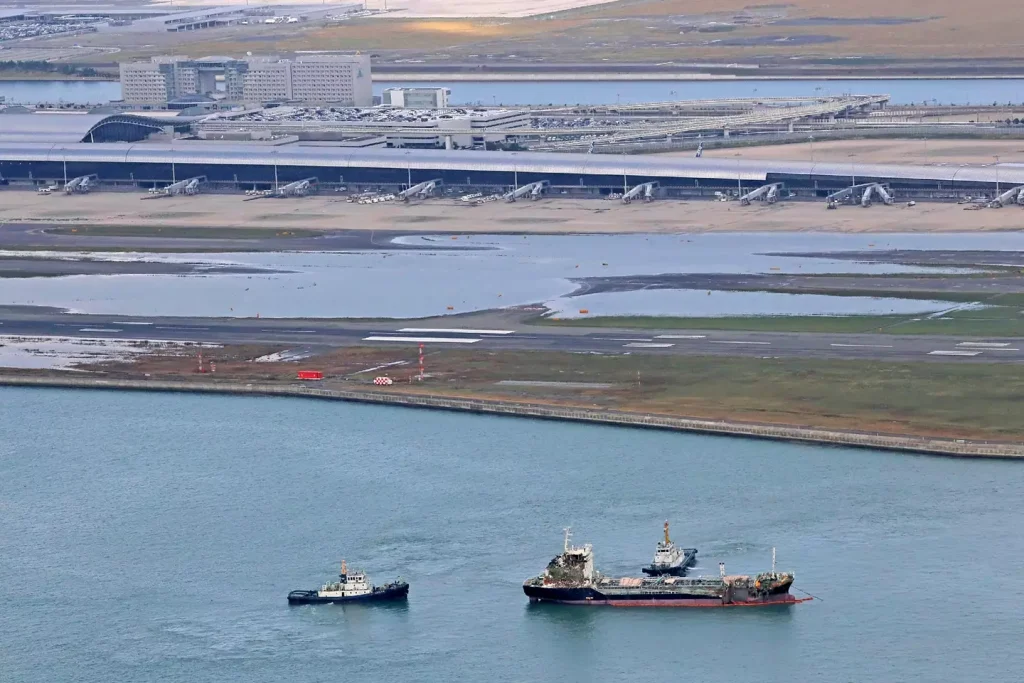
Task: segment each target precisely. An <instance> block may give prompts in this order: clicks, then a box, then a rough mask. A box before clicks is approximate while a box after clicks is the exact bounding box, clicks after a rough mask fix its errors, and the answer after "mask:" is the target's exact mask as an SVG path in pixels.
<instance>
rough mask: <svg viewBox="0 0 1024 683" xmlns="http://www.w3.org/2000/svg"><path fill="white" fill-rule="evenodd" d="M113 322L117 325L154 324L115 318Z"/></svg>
mask: <svg viewBox="0 0 1024 683" xmlns="http://www.w3.org/2000/svg"><path fill="white" fill-rule="evenodd" d="M113 323H114V324H115V325H152V324H153V323H136V322H131V321H129V320H114V321H113ZM157 329H159V328H157Z"/></svg>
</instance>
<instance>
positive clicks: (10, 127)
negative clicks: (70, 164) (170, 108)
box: [0, 112, 172, 143]
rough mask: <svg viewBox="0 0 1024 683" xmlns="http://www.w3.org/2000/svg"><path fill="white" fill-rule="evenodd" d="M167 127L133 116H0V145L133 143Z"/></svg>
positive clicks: (73, 114) (58, 114)
mask: <svg viewBox="0 0 1024 683" xmlns="http://www.w3.org/2000/svg"><path fill="white" fill-rule="evenodd" d="M170 123H172V122H166V123H164V122H161V121H158V120H156V119H150V118H147V117H145V116H138V115H136V114H81V113H67V112H46V113H33V114H0V143H3V142H39V143H45V142H50V143H52V142H59V143H75V142H137V141H139V140H144V139H145V138H146V136H148V135H149V134H150V133H154V132H157V131H161V130H163V128H164V126H167V125H170Z"/></svg>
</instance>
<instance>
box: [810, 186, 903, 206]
mask: <svg viewBox="0 0 1024 683" xmlns="http://www.w3.org/2000/svg"><path fill="white" fill-rule="evenodd" d="M875 195H877V196H878V198H879V199H881V200H882V203H883V204H887V205H891V204H892V203H893V202H894V201H895V199H894V198H893V195H892V191H891V190H890V189H889V187H888V186H887V185H885V184H884V183H858V184H857V185H851V186H850V187H846V188H843V189H842V190H839V191H838V192H833V193H832V194H830V195H829V196H828V197H826V198H825V205H826V206H827V207H828V208H830V209H834V208H836V207H837V206H838V205H839V202H841V201H842V202H853V201H859V202H860V205H861V206H863V207H865V208H866V207H869V206H871V198H872V197H873V196H875ZM856 197H860V199H859V200H856V199H855V198H856Z"/></svg>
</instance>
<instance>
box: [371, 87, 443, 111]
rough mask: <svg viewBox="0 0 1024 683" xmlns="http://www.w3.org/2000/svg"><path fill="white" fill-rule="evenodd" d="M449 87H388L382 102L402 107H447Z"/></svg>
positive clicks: (382, 96)
mask: <svg viewBox="0 0 1024 683" xmlns="http://www.w3.org/2000/svg"><path fill="white" fill-rule="evenodd" d="M451 94H452V91H451V90H450V89H449V88H387V89H385V90H384V92H383V94H382V95H381V104H384V105H388V106H391V107H396V108H401V109H447V108H448V98H449V97H450V96H451Z"/></svg>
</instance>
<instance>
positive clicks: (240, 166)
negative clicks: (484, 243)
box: [0, 132, 1024, 199]
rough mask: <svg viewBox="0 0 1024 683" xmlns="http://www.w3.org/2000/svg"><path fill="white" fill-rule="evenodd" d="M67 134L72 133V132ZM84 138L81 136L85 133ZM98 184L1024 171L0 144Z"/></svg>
mask: <svg viewBox="0 0 1024 683" xmlns="http://www.w3.org/2000/svg"><path fill="white" fill-rule="evenodd" d="M76 134H77V133H76ZM83 134H84V132H83ZM65 174H68V175H74V176H78V175H89V174H96V175H97V177H98V182H99V183H100V184H101V185H102V184H110V185H135V186H152V185H163V184H166V183H168V182H171V181H172V179H173V178H181V177H187V176H200V175H202V176H206V177H207V179H208V181H209V183H210V185H211V188H212V189H216V188H219V189H222V190H240V189H250V188H253V187H257V188H263V189H270V188H272V187H273V186H274V183H287V182H294V181H300V180H303V179H308V178H317V181H318V183H319V184H320V185H321V186H326V187H331V186H339V185H342V184H344V185H346V186H347V187H349V188H350V189H359V188H371V187H372V188H380V187H393V188H399V187H402V186H405V185H407V184H409V183H410V182H411V183H418V182H424V181H428V180H434V179H440V180H441V181H442V182H443V184H444V185H445V186H447V187H451V188H465V189H471V190H474V191H495V192H497V191H503V190H507V189H509V188H512V187H522V186H524V185H526V184H529V183H534V182H541V181H547V183H548V184H549V187H550V191H551V192H555V193H558V194H563V193H564V194H571V195H576V196H600V195H607V194H610V193H612V192H615V193H618V192H622V191H623V189H625V188H627V187H632V186H636V185H638V184H641V183H654V182H656V183H658V185H659V193H660V194H661V196H667V197H678V198H698V197H708V198H710V197H714V196H715V195H716V193H717V194H721V193H722V192H723V191H729V192H733V191H742V192H748V191H751V190H754V189H756V188H758V187H761V186H764V185H766V184H769V183H782V184H783V185H784V187H785V190H786V192H792V193H794V194H795V195H796V196H797V197H802V198H808V199H810V198H824V197H826V196H827V195H828V194H830V193H832V192H836V191H838V190H842V189H845V188H849V187H850V186H851V185H856V184H858V183H874V182H877V183H885V184H887V185H888V186H889V187H890V189H891V190H892V191H894V192H895V193H896V196H897V197H898V198H900V199H909V198H920V199H927V198H932V199H951V198H954V197H962V196H964V195H973V196H978V195H979V194H989V193H992V192H994V191H995V190H996V189H997V188H1000V187H1001V188H1002V189H1003V190H1006V189H1009V188H1011V187H1014V186H1021V185H1024V167H1020V166H1013V165H1003V166H971V167H964V166H961V167H950V166H913V165H896V164H858V165H855V166H852V165H851V164H849V163H831V162H819V163H814V162H792V161H755V160H743V159H738V160H734V159H730V158H720V159H719V158H708V157H703V158H686V159H680V158H672V159H669V158H653V157H644V156H628V157H621V156H618V155H599V154H548V153H537V152H486V151H478V152H472V153H467V152H454V151H447V150H415V149H414V150H401V151H398V150H389V149H351V148H349V149H339V148H324V147H299V146H295V145H287V146H284V147H272V148H269V149H267V148H259V147H257V146H254V145H238V144H222V143H204V142H192V143H184V144H182V143H178V144H175V145H173V146H171V145H168V144H158V143H152V142H148V143H144V144H82V143H75V142H70V141H69V142H68V143H67V144H53V143H52V142H49V143H42V144H41V143H30V142H25V143H18V142H10V143H5V142H3V140H0V179H2V180H0V182H3V183H5V184H33V183H35V184H40V183H44V182H53V181H59V180H60V179H61V178H62V177H64V175H65Z"/></svg>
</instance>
